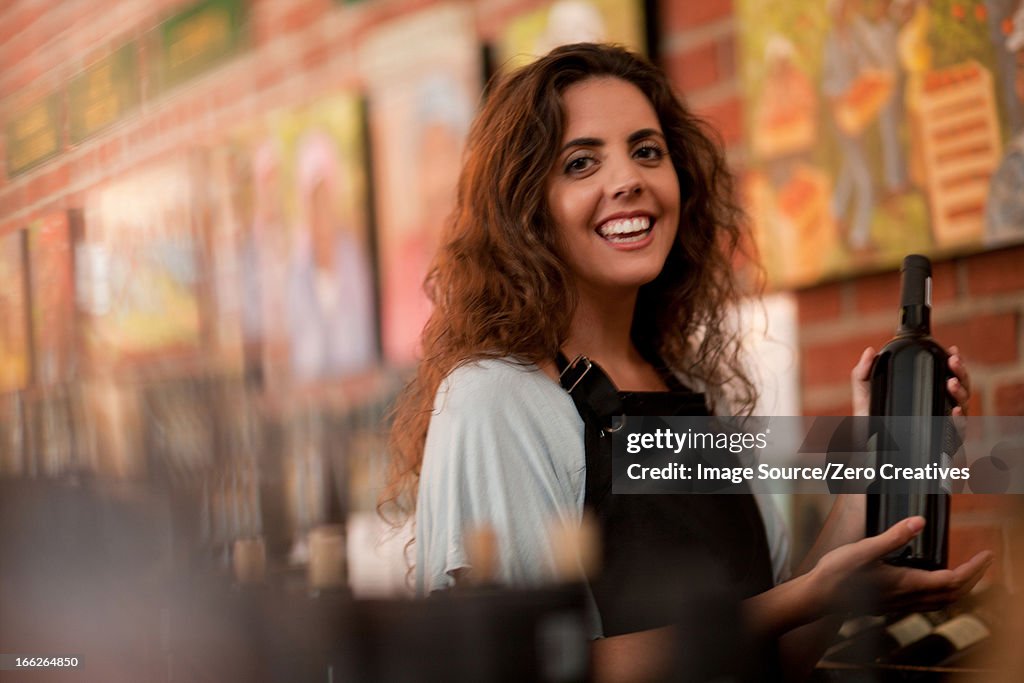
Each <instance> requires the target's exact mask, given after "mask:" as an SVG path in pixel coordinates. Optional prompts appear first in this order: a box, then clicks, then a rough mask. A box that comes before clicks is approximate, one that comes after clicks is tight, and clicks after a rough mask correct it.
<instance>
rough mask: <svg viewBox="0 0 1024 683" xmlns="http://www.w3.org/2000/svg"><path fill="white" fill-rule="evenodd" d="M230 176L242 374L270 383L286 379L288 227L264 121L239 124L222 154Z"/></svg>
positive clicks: (280, 171)
mask: <svg viewBox="0 0 1024 683" xmlns="http://www.w3.org/2000/svg"><path fill="white" fill-rule="evenodd" d="M223 154H224V158H225V163H226V166H227V172H228V174H229V176H230V178H231V180H230V182H229V185H228V187H229V188H230V189H229V191H228V192H227V193H226V197H225V199H226V202H227V208H226V213H227V214H228V215H227V216H225V218H224V220H225V222H228V223H230V224H233V225H234V230H233V234H234V238H235V240H236V242H235V245H234V247H233V249H234V253H235V259H236V266H237V278H235V280H234V282H233V283H232V284H231V285H229V286H231V287H233V288H234V289H235V291H236V293H237V297H238V311H237V312H238V316H239V320H238V322H239V333H240V337H241V340H240V341H241V346H242V353H243V359H244V366H245V367H246V369H247V372H248V373H250V374H255V375H256V376H259V377H261V378H263V380H265V381H267V382H269V383H271V384H281V383H283V382H286V381H287V379H288V372H289V370H288V368H289V355H288V351H289V343H288V340H289V334H288V327H287V322H286V320H285V318H286V315H285V311H286V307H285V292H286V289H287V288H286V282H287V279H288V273H287V269H288V260H289V254H290V251H291V229H290V227H289V226H290V221H289V216H288V212H287V211H286V210H285V182H284V181H285V173H286V168H285V158H284V152H283V143H282V141H281V140H279V139H278V138H276V137H274V136H273V135H272V134H271V132H270V127H269V125H267V122H266V121H262V120H261V121H256V122H251V123H247V124H243V125H242V126H240V127H239V128H237V129H236V130H234V131H233V132H232V133H231V135H230V136H229V142H228V144H227V145H225V148H224V150H223Z"/></svg>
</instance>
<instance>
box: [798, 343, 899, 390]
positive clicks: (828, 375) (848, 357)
mask: <svg viewBox="0 0 1024 683" xmlns="http://www.w3.org/2000/svg"><path fill="white" fill-rule="evenodd" d="M884 343H885V336H884V334H882V333H876V334H861V335H857V336H854V337H849V338H847V339H843V340H842V341H837V342H827V343H823V344H814V345H810V346H805V347H804V348H803V350H802V353H801V356H802V357H801V364H800V365H801V375H802V384H803V385H804V386H805V387H817V386H828V385H832V384H840V383H847V382H849V381H850V370H852V369H853V366H854V365H855V364H856V363H857V359H858V358H860V354H861V353H863V352H864V349H865V347H868V346H873V347H875V348H876V349H878V348H880V346H881V345H882V344H884Z"/></svg>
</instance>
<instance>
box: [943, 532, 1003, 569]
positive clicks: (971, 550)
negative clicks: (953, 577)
mask: <svg viewBox="0 0 1024 683" xmlns="http://www.w3.org/2000/svg"><path fill="white" fill-rule="evenodd" d="M983 550H990V551H992V552H993V553H994V554H995V562H993V563H992V566H991V567H990V568H989V570H988V572H987V573H986V575H985V577H986V578H987V579H988V580H990V581H995V582H1001V581H1002V580H1003V578H1004V564H1005V559H1006V556H1007V548H1006V543H1005V541H1004V539H1003V527H1002V524H1000V523H998V522H994V523H991V524H970V525H961V524H958V523H957V521H956V519H955V518H954V520H953V522H952V524H951V528H950V530H949V566H950V567H957V566H959V565H961V564H963V563H964V562H966V561H968V560H969V559H971V558H972V557H974V556H975V555H977V554H978V553H980V552H982V551H983Z"/></svg>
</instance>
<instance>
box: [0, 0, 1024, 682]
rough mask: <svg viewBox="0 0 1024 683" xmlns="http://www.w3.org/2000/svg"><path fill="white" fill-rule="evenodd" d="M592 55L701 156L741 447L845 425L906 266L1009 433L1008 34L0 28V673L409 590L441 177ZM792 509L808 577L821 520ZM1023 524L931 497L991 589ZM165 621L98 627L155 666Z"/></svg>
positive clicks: (6, 19) (985, 404)
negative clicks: (533, 90)
mask: <svg viewBox="0 0 1024 683" xmlns="http://www.w3.org/2000/svg"><path fill="white" fill-rule="evenodd" d="M581 40H607V41H612V42H618V43H622V44H625V45H627V46H630V47H632V48H634V49H636V50H638V51H640V52H643V53H645V54H647V55H648V56H650V57H651V58H652V59H653V60H654V61H655V62H657V63H658V64H660V65H661V66H662V67H663V68H664V69H665V70H666V71H667V73H668V74H669V76H670V78H671V79H672V81H673V83H674V85H675V86H676V88H677V90H678V92H679V93H680V94H681V95H682V96H683V97H684V98H685V100H686V102H687V103H688V104H689V105H690V106H691V107H692V108H693V109H694V110H695V111H697V112H698V113H700V114H701V115H703V116H704V117H706V119H707V120H708V121H709V123H710V124H711V125H712V126H714V128H715V129H716V130H717V131H718V133H719V135H720V136H721V140H722V142H723V144H724V145H725V148H726V150H727V153H728V157H729V160H730V163H731V165H732V167H733V169H734V171H735V172H736V174H737V176H738V177H739V178H740V180H741V182H740V186H741V189H742V192H743V201H744V202H745V203H746V206H747V207H748V209H749V211H750V217H751V224H752V227H753V238H754V242H753V243H752V245H751V246H752V247H753V248H754V251H755V252H756V253H757V254H759V256H758V257H757V258H758V264H757V265H759V266H760V267H761V269H762V270H761V271H758V270H757V268H756V267H755V266H754V265H752V264H750V263H744V264H741V267H742V268H743V269H744V272H745V273H747V274H748V277H747V279H748V280H749V281H751V282H754V281H756V280H757V279H758V273H760V274H761V275H763V276H764V277H765V281H766V284H767V290H766V296H765V299H764V304H765V305H764V306H763V307H762V305H761V304H760V303H759V302H756V301H751V302H750V304H749V305H745V306H744V307H743V308H742V310H740V311H737V315H738V316H740V318H741V319H742V320H743V321H744V325H745V326H746V329H748V330H749V331H750V332H749V340H748V341H749V351H750V353H749V356H750V363H751V365H752V366H753V367H754V368H755V372H756V373H757V375H758V376H759V377H760V380H761V385H762V402H761V404H760V406H759V408H758V410H757V413H758V414H761V415H848V414H849V413H850V412H851V410H852V407H851V404H850V390H849V371H850V368H851V367H852V366H853V364H854V363H855V362H856V359H857V358H858V357H859V355H860V352H861V351H862V350H863V348H864V347H865V346H868V345H873V346H875V347H876V348H878V347H879V346H880V345H881V344H883V343H884V342H885V340H886V339H888V338H889V337H890V336H891V335H892V332H893V330H894V328H895V323H896V316H895V313H896V312H897V306H898V272H897V269H898V263H899V260H900V259H901V258H902V256H903V255H905V254H906V253H910V252H913V251H916V252H923V253H926V254H929V255H930V256H931V257H932V259H933V262H934V264H935V266H934V270H935V275H934V285H933V292H932V293H933V299H934V302H935V314H934V336H935V337H936V338H937V339H938V340H939V341H940V342H942V343H944V344H957V345H959V346H960V348H961V350H962V353H963V355H964V357H965V358H966V359H967V362H968V364H969V367H970V371H971V375H972V380H973V391H972V399H971V405H970V412H971V414H972V415H994V416H996V415H998V416H1020V415H1024V246H1022V244H1021V243H1022V241H1024V210H1022V209H1021V202H1022V199H1021V197H1022V196H1024V187H1021V184H1022V183H1024V138H1022V137H1021V136H1022V134H1024V117H1022V114H1021V111H1022V109H1024V104H1022V103H1024V9H1022V8H1021V5H1020V3H1019V2H1018V0H986V1H982V0H933V1H927V0H903V1H901V0H893V1H891V2H886V1H884V0H829V1H828V2H826V1H824V0H786V1H783V0H772V1H765V2H759V1H757V0H704V1H702V2H673V1H670V0H646V1H645V0H558V1H555V2H551V1H550V0H545V1H540V0H479V1H477V2H445V1H435V0H291V1H286V0H202V1H200V2H195V1H190V0H158V1H155V0H148V1H142V0H103V1H101V2H96V1H86V0H66V1H53V2H42V1H40V0H7V1H6V2H4V3H2V6H0V126H2V128H0V487H2V488H0V490H2V496H0V507H2V509H3V516H2V518H0V528H2V531H3V535H2V542H3V545H2V546H0V577H2V583H0V591H2V596H0V597H2V599H3V601H4V607H3V609H2V610H0V651H2V652H5V653H7V652H25V651H26V648H27V649H36V650H40V649H42V650H47V651H49V650H60V651H65V652H72V651H75V650H76V647H75V642H76V640H75V639H76V637H78V636H75V635H74V634H80V633H82V632H83V630H88V626H87V624H88V623H92V622H91V620H90V619H89V618H86V617H85V616H83V615H85V614H89V613H90V610H94V609H98V607H97V606H98V605H99V604H100V603H101V602H102V603H103V604H105V605H106V604H107V601H106V599H103V600H101V599H100V597H97V596H109V595H111V594H118V595H123V596H141V595H156V594H160V595H164V593H160V591H154V590H152V586H155V585H160V586H163V587H166V586H168V585H173V584H174V581H176V580H180V579H181V577H183V576H189V577H194V576H196V575H202V576H204V577H218V576H219V577H222V578H223V579H224V580H225V581H227V582H228V583H232V585H235V586H238V585H247V584H251V583H259V582H263V581H265V580H267V577H268V576H272V577H277V580H280V581H281V582H285V583H287V581H292V580H294V581H295V582H297V583H298V584H301V585H302V586H304V587H305V588H310V587H312V588H313V589H314V590H320V589H324V590H326V589H327V588H337V587H339V586H344V587H345V588H346V590H349V591H351V593H352V594H354V595H356V596H358V597H361V598H380V597H382V596H395V595H407V594H408V593H409V591H410V589H409V584H408V582H407V580H406V578H407V563H406V559H405V556H404V548H405V546H406V541H407V540H408V538H409V531H408V530H407V529H406V530H392V529H390V527H389V525H388V524H386V523H385V522H384V521H383V520H382V519H381V517H380V515H379V514H378V510H377V509H376V503H377V497H378V494H379V493H380V491H381V488H382V486H383V482H384V470H385V467H386V457H387V452H386V450H387V449H386V438H387V432H388V430H389V428H390V424H389V422H388V414H389V409H390V406H391V404H392V401H393V400H394V397H395V396H396V394H397V392H398V391H399V390H400V389H401V387H402V386H403V385H404V383H405V382H406V381H407V380H408V379H409V377H410V376H411V372H412V371H413V369H414V367H415V363H416V358H417V354H418V346H417V345H418V335H419V331H420V329H421V327H422V325H423V323H424V321H425V320H426V319H427V317H428V316H429V313H430V303H429V301H428V300H427V298H426V296H425V295H424V293H423V288H422V283H423V278H424V276H425V274H426V272H427V268H428V266H429V263H430V259H431V257H432V254H433V252H434V250H435V249H436V247H437V245H438V240H439V235H440V233H441V230H442V227H443V224H444V221H445V218H446V216H447V214H448V212H449V211H450V210H451V208H452V206H453V199H454V187H455V182H456V179H457V175H458V171H459V166H460V160H461V155H462V150H463V144H464V142H465V138H466V135H467V132H468V130H469V126H470V124H471V122H472V119H473V116H474V114H475V112H476V110H477V108H478V106H479V103H480V101H481V98H482V97H483V96H484V92H485V87H486V84H487V82H488V80H489V79H490V78H491V77H492V76H494V75H495V74H498V73H501V72H505V71H508V70H511V69H514V68H515V67H517V66H519V65H521V64H523V63H526V62H528V61H529V60H530V59H532V58H534V57H535V56H537V55H540V54H543V53H544V52H546V51H547V50H549V49H550V48H551V47H554V46H556V45H559V44H563V43H568V42H577V41H581ZM836 46H839V47H836ZM844 46H845V47H844ZM837 74H839V75H837ZM779 503H780V507H781V508H782V510H783V513H784V516H785V517H786V518H787V519H788V521H789V523H790V527H791V531H792V534H793V550H794V553H793V555H794V557H795V558H799V557H800V556H801V554H802V552H803V551H804V550H806V548H807V547H809V544H810V542H811V541H812V540H813V538H814V535H815V533H816V532H817V530H818V528H819V527H820V525H821V523H822V520H823V515H824V514H825V513H826V512H827V509H828V505H829V501H828V499H827V498H826V497H823V496H801V495H800V493H799V491H794V492H793V493H792V494H791V495H787V496H779ZM1019 508H1020V504H1019V502H1017V501H1016V499H1015V498H1014V497H1011V496H1005V497H1003V496H958V497H955V500H954V518H953V528H952V540H951V555H952V556H951V563H954V564H955V563H959V562H960V561H963V560H964V559H966V558H968V557H970V556H971V555H973V554H974V553H975V552H977V551H978V550H980V549H991V550H993V551H994V552H995V553H996V562H995V564H994V566H993V568H992V569H991V570H990V572H989V580H990V582H991V583H994V584H997V585H999V586H1002V587H1004V588H1006V589H1008V590H1010V591H1015V590H1016V589H1017V588H1018V587H1019V581H1020V580H1021V576H1022V573H1024V558H1022V556H1021V547H1020V540H1019V539H1020V519H1021V518H1020V509H1019ZM325 558H326V559H325ZM314 565H315V566H314ZM300 570H301V575H300V574H298V573H296V572H300ZM197 573H198V574H197ZM83 577H91V578H89V581H87V582H86V583H82V582H83V581H85V579H84V578H83ZM289 577H291V578H289ZM296 577H298V578H296ZM210 580H211V581H213V582H214V584H215V583H216V580H217V579H216V578H211V579H210ZM101 584H102V585H101ZM108 584H109V585H108ZM83 586H87V588H83ZM161 590H164V589H163V588H161ZM168 590H169V589H168ZM211 590H213V589H211ZM169 594H174V593H173V591H172V593H169ZM200 594H202V593H201V592H200V593H196V594H194V595H200ZM213 594H217V593H216V591H215V590H213ZM55 595H62V596H65V597H66V598H67V599H68V600H71V601H72V602H74V601H76V600H77V601H78V603H76V604H77V606H78V607H80V608H81V609H72V610H71V611H70V614H71V616H67V613H66V611H64V610H62V609H58V608H57V607H54V606H53V605H52V604H51V603H52V600H53V599H54V596H55ZM154 600H155V601H156V602H154V603H153V604H151V605H150V604H148V603H146V601H145V600H141V599H139V600H129V601H128V602H130V603H131V606H125V607H124V609H125V610H127V611H126V612H124V613H119V614H121V617H123V618H120V617H118V618H114V617H111V618H112V619H113V622H111V623H121V624H138V623H144V624H146V625H147V628H149V627H152V629H153V632H154V633H160V632H161V629H163V631H162V632H166V631H168V630H169V629H171V627H170V626H168V625H167V624H168V623H171V621H173V620H172V619H171V617H169V616H167V614H168V613H167V611H166V608H165V607H161V606H160V605H161V604H163V603H160V604H157V602H159V601H158V600H156V598H154ZM12 601H13V602H12ZM18 604H20V605H22V607H23V608H24V609H23V610H22V611H20V612H19V611H17V610H14V609H12V608H11V607H10V605H18ZM28 614H31V615H33V616H32V618H29V617H28V616H26V615H28ZM125 615H128V616H125ZM154 615H156V616H154ZM118 619H120V620H118ZM133 620H135V621H133ZM161 620H164V621H161ZM58 623H59V624H60V626H59V627H56V626H55V624H58ZM210 628H211V629H214V627H213V626H211V627H210ZM1009 628H1010V627H1009V626H1006V627H1005V628H1004V630H1006V629H1009ZM171 630H173V629H171ZM214 630H215V629H214ZM145 632H146V629H133V628H127V627H126V628H125V631H124V632H123V633H120V632H119V633H118V638H122V639H123V642H133V641H131V638H132V637H137V638H140V639H141V640H140V642H142V641H145V642H142V644H140V645H138V647H136V648H134V651H135V652H138V653H140V654H139V657H140V658H143V659H144V658H145V657H146V656H148V655H146V654H145V653H147V652H150V653H151V652H162V650H161V649H160V648H161V647H163V648H164V649H166V647H167V646H166V643H164V645H159V644H157V643H158V641H160V639H159V638H158V637H157V636H153V638H151V639H150V640H146V638H149V635H146V634H145ZM15 633H17V635H14V634H15ZM140 634H141V635H140ZM62 639H63V640H62ZM165 640H166V639H165ZM160 642H163V641H160ZM51 643H52V646H51ZM235 646H237V647H238V649H239V650H240V651H243V650H244V649H245V646H244V644H238V643H234V644H233V645H231V646H230V647H229V646H227V645H225V646H224V648H225V649H226V650H229V651H230V650H231V648H232V647H235ZM97 647H100V646H99V645H97ZM147 648H148V649H147ZM101 649H102V648H101ZM154 658H155V659H159V657H157V656H156V655H154ZM147 661H148V660H147ZM140 666H142V664H140ZM146 666H149V664H146ZM114 671H115V669H114V668H112V669H110V670H109V671H108V672H107V673H108V674H109V676H110V677H109V678H108V680H118V674H116V673H112V672H114ZM160 671H161V673H160V674H159V675H160V676H163V678H153V680H164V679H166V680H177V679H176V678H174V677H173V676H171V675H170V674H169V673H167V672H166V670H165V669H163V668H162V669H160ZM6 675H8V674H4V673H3V672H0V676H3V677H4V679H5V680H6ZM154 675H156V674H154ZM180 677H181V674H180V673H179V678H180ZM186 678H187V677H186ZM200 679H201V678H200ZM126 680H127V679H126ZM222 680H226V678H224V679H222Z"/></svg>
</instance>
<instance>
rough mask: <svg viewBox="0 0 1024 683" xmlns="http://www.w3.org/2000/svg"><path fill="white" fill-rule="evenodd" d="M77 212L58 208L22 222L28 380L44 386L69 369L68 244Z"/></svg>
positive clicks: (72, 329) (72, 327) (72, 332)
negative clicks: (28, 315) (31, 378)
mask: <svg viewBox="0 0 1024 683" xmlns="http://www.w3.org/2000/svg"><path fill="white" fill-rule="evenodd" d="M79 218H80V213H78V212H66V211H59V212H56V213H52V214H49V215H47V216H43V217H42V218H39V219H37V220H35V221H33V222H32V223H31V224H30V225H29V226H28V230H27V233H28V273H29V289H30V292H31V302H32V304H31V309H32V310H31V322H32V345H33V358H34V366H35V379H34V382H35V384H37V385H41V386H50V385H53V384H56V383H58V382H60V381H63V380H68V379H70V378H71V377H72V376H73V375H74V372H75V351H76V349H75V346H76V334H77V325H76V319H75V314H76V311H75V289H74V243H75V232H76V224H77V219H79Z"/></svg>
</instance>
